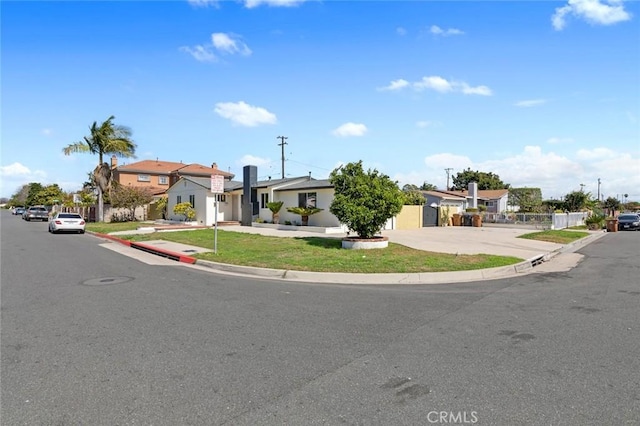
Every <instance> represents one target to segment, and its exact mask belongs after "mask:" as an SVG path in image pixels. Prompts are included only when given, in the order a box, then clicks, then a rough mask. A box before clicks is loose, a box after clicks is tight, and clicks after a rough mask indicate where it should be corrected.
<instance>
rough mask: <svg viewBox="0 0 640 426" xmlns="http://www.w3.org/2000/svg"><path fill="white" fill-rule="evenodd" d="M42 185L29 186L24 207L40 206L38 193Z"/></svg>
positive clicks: (31, 184) (35, 183)
mask: <svg viewBox="0 0 640 426" xmlns="http://www.w3.org/2000/svg"><path fill="white" fill-rule="evenodd" d="M42 188H43V186H42V184H40V183H37V182H31V183H30V184H29V190H28V193H27V200H26V205H25V207H28V206H35V205H37V204H42V203H41V202H40V191H42Z"/></svg>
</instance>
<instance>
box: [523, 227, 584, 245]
mask: <svg viewBox="0 0 640 426" xmlns="http://www.w3.org/2000/svg"><path fill="white" fill-rule="evenodd" d="M587 236H589V233H588V232H583V231H567V230H547V231H541V232H532V233H530V234H524V235H520V236H519V237H518V238H526V239H528V240H538V241H547V242H550V243H557V244H568V243H571V242H573V241H575V240H579V239H580V238H584V237H587Z"/></svg>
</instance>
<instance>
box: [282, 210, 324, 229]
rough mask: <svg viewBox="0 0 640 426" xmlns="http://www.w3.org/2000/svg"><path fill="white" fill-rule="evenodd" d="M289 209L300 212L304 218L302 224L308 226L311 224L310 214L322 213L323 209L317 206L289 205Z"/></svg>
mask: <svg viewBox="0 0 640 426" xmlns="http://www.w3.org/2000/svg"><path fill="white" fill-rule="evenodd" d="M287 211H288V212H289V213H293V214H299V215H300V217H301V218H302V226H307V225H308V224H309V216H311V215H312V214H316V213H320V212H321V211H322V209H319V208H316V207H289V208H287Z"/></svg>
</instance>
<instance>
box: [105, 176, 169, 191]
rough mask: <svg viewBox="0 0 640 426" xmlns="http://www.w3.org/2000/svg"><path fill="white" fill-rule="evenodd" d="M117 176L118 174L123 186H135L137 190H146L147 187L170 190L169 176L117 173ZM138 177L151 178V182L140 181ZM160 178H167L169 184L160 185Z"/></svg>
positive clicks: (118, 179)
mask: <svg viewBox="0 0 640 426" xmlns="http://www.w3.org/2000/svg"><path fill="white" fill-rule="evenodd" d="M116 174H117V181H118V183H120V184H121V185H131V186H135V187H137V188H145V187H151V186H155V187H159V188H167V189H169V175H168V174H162V175H157V174H151V173H123V172H117V173H116ZM138 175H146V176H149V181H148V182H145V181H139V180H138ZM160 176H165V177H166V179H167V180H166V182H167V183H160Z"/></svg>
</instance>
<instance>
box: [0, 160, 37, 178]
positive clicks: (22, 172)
mask: <svg viewBox="0 0 640 426" xmlns="http://www.w3.org/2000/svg"><path fill="white" fill-rule="evenodd" d="M30 175H31V170H29V168H28V167H27V166H25V165H23V164H20V163H13V164H9V165H8V166H0V176H2V177H3V178H7V177H15V176H30Z"/></svg>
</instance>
